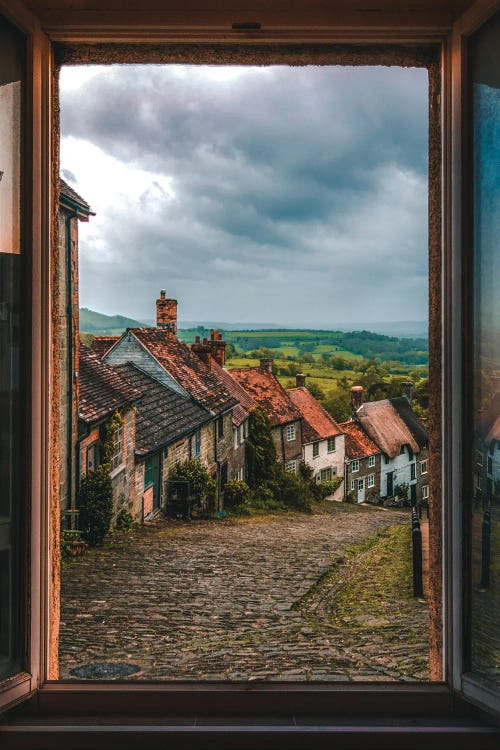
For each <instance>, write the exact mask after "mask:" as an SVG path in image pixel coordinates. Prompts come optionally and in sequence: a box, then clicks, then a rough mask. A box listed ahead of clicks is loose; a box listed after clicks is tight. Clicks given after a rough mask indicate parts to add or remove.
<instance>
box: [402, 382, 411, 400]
mask: <svg viewBox="0 0 500 750" xmlns="http://www.w3.org/2000/svg"><path fill="white" fill-rule="evenodd" d="M401 395H402V396H406V398H407V399H408V401H409V403H410V406H411V404H412V402H413V382H412V381H411V380H405V381H404V382H403V383H401Z"/></svg>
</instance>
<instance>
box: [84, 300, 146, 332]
mask: <svg viewBox="0 0 500 750" xmlns="http://www.w3.org/2000/svg"><path fill="white" fill-rule="evenodd" d="M142 327H144V323H141V321H140V320H134V319H133V318H126V317H125V316H124V315H104V314H103V313H98V312H95V311H94V310H89V309H88V308H87V307H81V308H80V332H81V333H93V334H94V335H95V336H117V335H119V334H120V333H123V331H124V330H125V329H126V328H142Z"/></svg>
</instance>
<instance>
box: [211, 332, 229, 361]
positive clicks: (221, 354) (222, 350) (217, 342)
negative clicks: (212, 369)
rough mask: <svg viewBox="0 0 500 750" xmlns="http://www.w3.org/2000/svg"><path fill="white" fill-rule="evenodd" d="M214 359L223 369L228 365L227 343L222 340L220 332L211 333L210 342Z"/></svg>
mask: <svg viewBox="0 0 500 750" xmlns="http://www.w3.org/2000/svg"><path fill="white" fill-rule="evenodd" d="M208 343H209V346H210V351H211V352H212V357H213V358H214V359H215V361H216V362H218V363H219V365H220V366H221V367H224V365H225V364H226V342H225V341H223V340H222V334H221V332H220V331H213V330H212V331H210V341H209V342H208Z"/></svg>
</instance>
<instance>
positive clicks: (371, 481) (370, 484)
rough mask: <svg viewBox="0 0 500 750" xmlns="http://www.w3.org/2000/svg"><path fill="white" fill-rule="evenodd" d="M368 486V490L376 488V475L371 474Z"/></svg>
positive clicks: (368, 477) (367, 481)
mask: <svg viewBox="0 0 500 750" xmlns="http://www.w3.org/2000/svg"><path fill="white" fill-rule="evenodd" d="M366 486H367V488H368V489H371V488H372V487H375V474H369V475H368V476H367V477H366Z"/></svg>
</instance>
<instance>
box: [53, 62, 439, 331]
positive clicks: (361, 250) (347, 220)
mask: <svg viewBox="0 0 500 750" xmlns="http://www.w3.org/2000/svg"><path fill="white" fill-rule="evenodd" d="M426 96H427V84H426V75H425V72H424V71H421V70H402V69H401V70H400V69H381V68H373V69H366V68H362V69H361V68H359V69H357V68H345V69H342V68H341V69H337V68H335V69H331V68H293V69H289V68H273V69H265V70H264V71H262V70H253V69H251V70H249V71H247V72H246V73H245V74H244V75H242V76H241V77H239V78H237V79H236V80H230V81H227V82H224V83H220V82H216V81H210V79H209V77H207V76H206V75H203V71H197V70H196V69H194V70H193V69H191V70H189V69H184V70H182V71H179V70H174V69H173V68H168V67H167V68H153V69H151V68H149V69H148V70H147V71H145V70H144V68H141V67H140V66H130V67H119V68H118V67H117V68H113V69H112V70H111V71H109V73H108V74H107V75H105V76H104V75H103V76H100V77H97V78H94V79H92V80H91V81H90V82H89V83H88V84H86V85H85V86H84V87H83V88H81V89H79V90H77V91H69V92H68V93H66V94H65V95H64V96H63V99H62V132H63V137H64V136H70V135H71V136H73V137H77V138H81V139H84V140H87V141H89V142H91V143H94V144H95V145H97V146H99V147H100V148H102V149H103V150H104V151H106V152H108V153H110V154H112V155H113V156H115V157H116V158H118V159H120V160H122V161H123V162H125V163H128V164H132V165H134V166H137V167H140V168H143V169H146V170H150V171H152V172H155V173H157V174H159V175H160V174H161V175H164V176H167V177H169V178H170V179H171V180H172V194H171V195H170V194H169V193H168V192H166V191H165V190H164V189H163V188H162V187H161V186H160V185H159V184H158V183H156V184H155V183H154V180H153V181H152V184H151V186H150V188H149V189H148V190H147V191H146V192H144V193H142V195H136V194H135V193H134V186H133V185H132V186H131V188H130V195H129V199H128V200H127V201H126V202H125V205H121V206H114V207H113V209H112V210H110V211H109V212H108V213H107V214H106V216H105V217H101V218H102V219H104V218H105V221H101V226H102V229H101V233H100V236H99V237H98V238H95V237H93V236H92V235H89V239H88V241H86V242H85V243H84V244H82V259H81V263H82V285H81V288H82V302H83V303H84V304H86V305H88V306H90V307H94V308H96V309H99V310H102V311H104V312H124V313H128V314H132V315H135V316H139V317H151V315H152V309H151V307H152V300H153V299H154V297H155V295H156V293H157V288H159V286H162V287H167V288H168V289H169V293H172V294H174V295H175V296H177V297H178V298H179V300H180V309H181V316H182V317H184V318H189V319H197V318H211V319H215V318H219V319H226V320H228V319H233V320H234V319H238V320H244V319H245V318H246V319H248V320H259V319H260V320H262V321H270V320H275V321H278V322H285V321H286V320H287V319H288V320H293V321H294V322H297V320H299V319H300V320H302V319H304V324H308V323H313V322H314V323H317V322H319V321H320V320H324V321H325V324H327V325H334V323H335V319H336V318H337V319H342V320H344V321H345V320H346V319H349V318H352V320H353V321H356V320H363V319H370V318H373V317H376V318H377V319H378V320H380V319H383V318H384V317H386V318H387V319H398V318H399V319H411V318H419V319H424V318H425V317H426V314H427V276H426V274H427V259H426V234H427V225H426V200H425V199H426V182H425V181H426V161H427V154H426V147H427V122H426V117H427V104H426ZM96 179H97V177H96ZM85 197H86V198H87V200H89V201H90V202H91V203H92V196H91V195H90V196H88V195H86V196H85ZM103 247H104V248H105V249H106V252H104V253H103V252H102V248H103ZM132 279H133V282H132ZM130 285H132V293H131V294H130V295H129V294H127V295H126V300H125V299H124V295H123V289H124V288H125V289H127V288H129V287H130ZM120 290H121V291H120ZM354 301H355V302H354ZM124 304H126V306H127V307H126V309H123V305H124ZM120 305H121V307H120ZM374 305H376V307H377V312H376V314H375V316H374V314H373V306H374Z"/></svg>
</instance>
